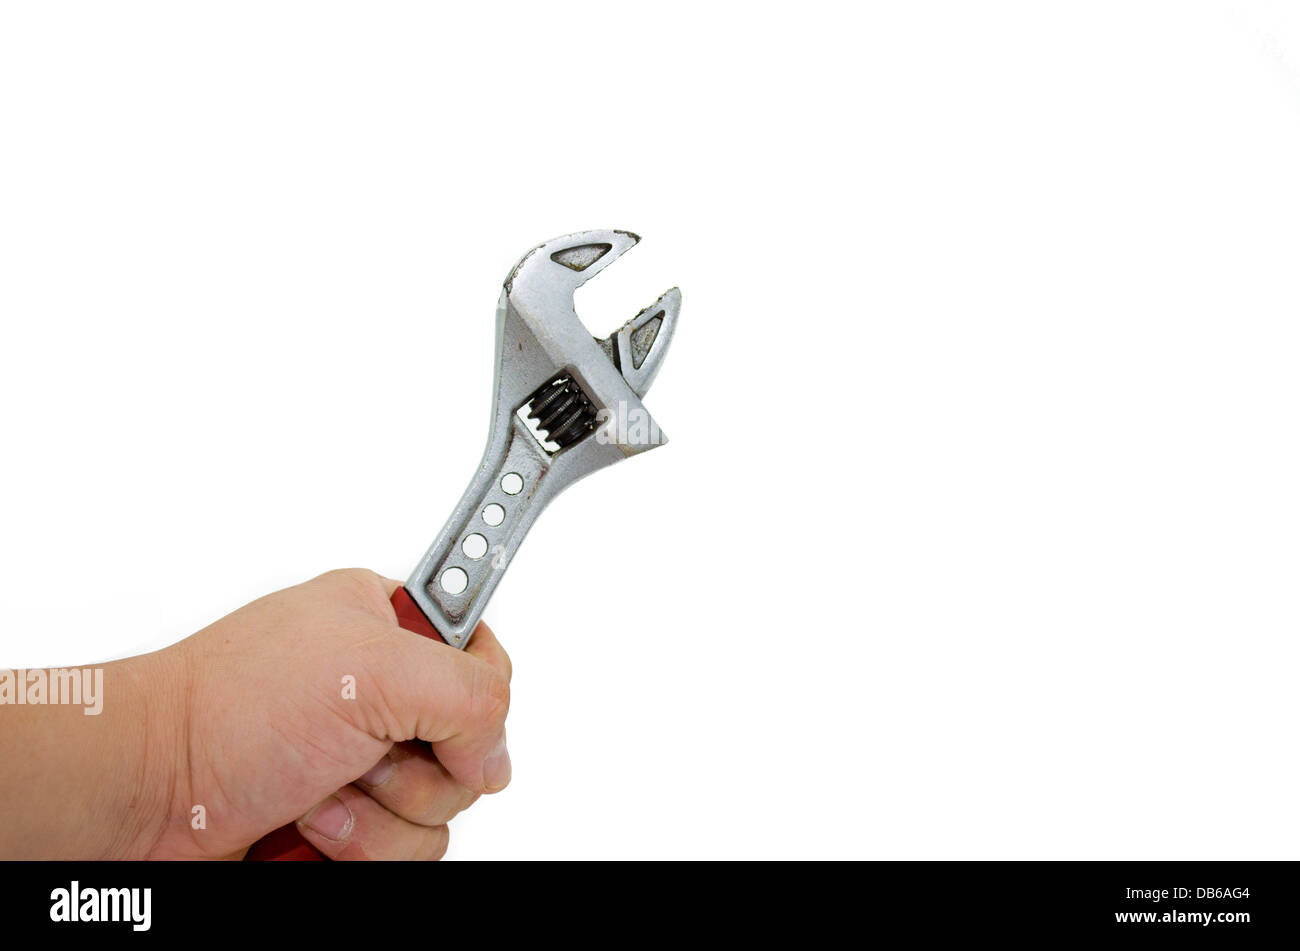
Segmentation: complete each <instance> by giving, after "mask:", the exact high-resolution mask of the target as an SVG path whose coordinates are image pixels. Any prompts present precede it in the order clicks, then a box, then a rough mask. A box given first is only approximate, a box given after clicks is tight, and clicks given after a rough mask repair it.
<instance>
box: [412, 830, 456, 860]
mask: <svg viewBox="0 0 1300 951" xmlns="http://www.w3.org/2000/svg"><path fill="white" fill-rule="evenodd" d="M450 841H451V833H450V832H449V831H448V829H447V827H446V826H445V825H441V826H437V827H435V828H433V829H430V830H429V833H428V835H427V836H425V844H424V848H423V849H422V854H421V856H420V858H422V859H424V861H426V862H437V861H438V860H439V859H441V858H442V857H443V856H444V855H446V854H447V844H448V843H449V842H450Z"/></svg>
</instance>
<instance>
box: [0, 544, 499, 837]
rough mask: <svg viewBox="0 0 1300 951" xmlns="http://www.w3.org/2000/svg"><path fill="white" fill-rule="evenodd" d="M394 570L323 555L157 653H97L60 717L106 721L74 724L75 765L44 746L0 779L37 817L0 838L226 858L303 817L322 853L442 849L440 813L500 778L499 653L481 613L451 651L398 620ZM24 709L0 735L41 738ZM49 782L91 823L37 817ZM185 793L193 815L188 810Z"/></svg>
mask: <svg viewBox="0 0 1300 951" xmlns="http://www.w3.org/2000/svg"><path fill="white" fill-rule="evenodd" d="M396 587H397V582H394V581H389V580H387V579H384V578H381V577H380V576H378V575H376V574H373V573H371V572H368V571H362V570H359V569H353V570H347V571H335V572H330V573H329V574H325V575H322V576H321V577H319V578H316V579H314V580H312V581H308V582H306V583H305V584H301V585H298V586H296V587H293V588H288V589H286V590H284V591H280V592H277V593H275V594H272V595H268V596H267V597H265V598H262V599H260V600H258V601H254V602H253V603H252V604H249V605H247V606H246V607H243V608H240V609H239V610H238V611H235V612H234V613H233V614H231V615H229V616H227V617H225V618H222V619H221V620H220V621H217V622H216V623H215V624H213V625H211V626H210V627H207V628H205V629H203V630H202V631H199V632H198V633H197V634H195V635H194V636H192V637H190V638H188V639H186V640H184V641H181V642H180V643H179V644H176V645H174V646H172V647H170V648H167V649H166V650H164V651H160V652H158V653H157V654H150V655H144V656H142V657H139V658H131V659H130V660H128V661H123V662H120V663H119V664H112V665H106V666H105V686H104V694H105V706H104V716H102V717H85V718H83V722H81V723H77V722H75V720H73V719H72V718H70V717H67V716H63V717H61V718H60V720H59V722H60V723H61V724H63V726H61V727H59V728H58V729H59V730H62V731H64V732H67V731H73V732H71V733H69V734H68V735H69V736H74V737H75V736H77V735H78V733H79V734H83V735H84V733H85V732H86V731H87V730H90V731H92V732H93V731H96V730H98V731H99V732H100V733H101V734H102V740H101V741H98V742H96V741H93V740H91V741H87V740H85V739H84V737H83V739H82V740H80V741H79V745H80V747H81V750H82V751H81V754H80V756H76V755H73V756H71V757H70V760H72V762H70V763H69V764H68V766H67V767H66V768H65V769H64V770H63V772H67V771H74V770H75V771H76V772H78V773H79V774H80V777H81V778H80V781H78V779H76V778H70V777H68V776H66V775H63V776H59V775H58V773H59V772H60V770H59V767H58V764H57V763H54V762H51V763H50V764H49V765H50V766H52V767H53V776H51V775H50V771H49V770H40V771H36V773H37V775H35V776H29V777H27V779H28V782H27V784H26V786H25V787H23V788H17V789H15V788H10V783H9V782H8V781H6V780H0V806H5V807H6V809H5V814H6V815H15V816H17V815H18V814H19V813H11V812H10V811H9V808H19V809H23V810H24V811H25V812H26V814H27V816H28V817H29V818H31V819H33V820H34V821H33V822H31V823H30V824H29V825H28V826H27V827H26V830H25V831H19V832H16V833H14V834H12V835H7V834H6V833H5V832H4V831H0V856H5V857H15V858H16V857H24V855H25V856H27V857H39V858H56V857H65V856H67V855H79V856H82V857H131V858H134V857H149V858H238V857H240V856H242V854H243V853H244V851H246V850H247V848H248V846H249V845H251V844H252V843H253V842H254V841H256V840H257V839H259V838H260V837H261V836H263V835H264V834H266V833H267V832H269V831H271V830H272V829H275V828H278V827H279V826H281V825H283V824H285V823H286V822H291V821H294V820H301V821H299V829H300V830H301V831H302V833H303V835H304V836H305V837H306V839H307V840H308V841H309V842H311V843H312V845H314V846H315V847H316V848H318V849H320V851H321V852H323V853H324V854H325V855H327V856H329V857H330V858H334V859H364V858H369V859H411V858H414V859H429V858H439V857H441V855H442V854H443V852H444V851H445V849H446V844H447V827H446V823H447V822H448V820H450V819H451V818H452V817H453V816H454V815H456V813H458V812H459V811H460V810H462V809H464V808H466V807H467V806H469V805H470V804H471V803H473V802H474V801H475V800H476V799H477V798H478V796H479V795H480V794H482V793H485V792H486V793H492V792H497V791H499V790H500V789H503V788H504V787H505V785H506V784H507V783H508V782H509V780H510V759H509V755H508V754H507V752H506V746H505V728H504V722H505V716H506V710H507V708H508V706H509V695H510V691H509V681H510V660H509V658H508V657H507V656H506V653H505V651H504V650H503V649H502V648H501V646H500V644H498V643H497V640H496V638H495V637H494V636H493V635H492V632H491V631H490V630H489V629H488V628H487V626H486V625H482V624H480V625H479V627H478V629H477V631H476V632H475V634H474V637H473V639H472V641H471V642H470V646H469V647H468V648H467V649H466V650H465V651H459V650H455V649H454V648H451V647H448V646H446V645H445V644H439V643H436V642H434V641H431V640H428V639H426V638H423V637H420V636H418V635H416V634H412V633H410V632H408V631H404V630H402V629H401V628H400V627H398V626H397V620H396V617H395V616H394V613H393V609H392V607H391V606H390V604H389V601H388V599H389V596H390V595H391V594H392V592H393V591H394V590H395V589H396ZM11 709H18V710H24V709H26V710H31V709H32V708H30V707H26V708H23V707H19V708H11ZM47 709H51V708H47ZM115 711H116V726H115V727H111V728H108V729H105V725H104V724H102V723H101V722H99V721H103V720H105V719H106V718H108V716H109V714H110V713H114V712H115ZM7 712H8V710H7V709H4V708H0V716H3V715H4V714H5V713H7ZM27 720H28V721H30V723H29V722H26V721H25V722H24V724H22V725H21V726H22V728H21V729H19V730H17V731H9V735H7V736H6V740H8V741H10V743H13V741H14V740H15V739H17V740H18V744H23V745H27V746H31V745H39V744H41V743H42V742H43V741H45V740H49V739H50V737H42V736H41V735H40V732H41V731H40V729H39V728H40V726H41V722H40V720H39V718H33V717H31V716H28V717H27ZM78 728H80V729H79V730H78ZM56 742H57V741H56ZM429 744H432V748H430V745H429ZM74 745H78V744H74ZM7 746H8V744H6V747H7ZM65 746H66V744H65ZM7 751H8V749H7V748H6V749H5V750H3V751H0V753H3V752H7ZM105 758H107V761H106V762H105V761H104V760H105ZM123 759H125V762H121V761H122V760H123ZM19 778H20V779H22V778H23V777H21V776H20V777H19ZM33 780H35V781H34V782H33ZM57 789H70V790H72V792H73V794H80V795H81V796H82V797H83V798H84V799H86V800H87V801H88V802H89V803H90V805H88V806H87V805H84V804H83V805H82V806H78V807H77V811H80V812H84V813H87V815H86V817H85V818H84V819H82V820H81V821H82V822H84V823H85V824H86V825H88V826H92V828H88V829H83V830H82V833H83V834H82V835H77V834H76V823H75V822H74V823H73V824H72V825H73V828H72V829H71V830H69V829H68V825H69V824H68V821H67V820H68V813H67V810H66V809H64V810H63V812H62V818H61V820H60V821H59V822H56V823H54V824H50V823H45V822H42V821H41V820H42V817H43V816H44V815H45V814H46V813H49V812H50V811H51V805H52V804H57V802H58V800H59V795H60V794H59V793H58V792H56V791H55V790H57ZM66 796H67V794H64V798H66ZM196 807H202V817H203V820H204V822H203V825H204V826H205V827H204V828H194V825H195V824H196V821H195V817H196ZM114 810H116V811H117V812H119V813H120V815H118V816H114V815H112V814H111V813H112V812H113V811H114ZM105 813H109V814H107V815H106V814H105ZM92 816H93V817H94V818H92ZM96 822H100V823H103V822H108V823H113V822H116V823H117V824H118V828H117V829H114V830H102V829H99V828H98V827H97V826H95V823H96ZM9 825H12V824H11V823H9ZM46 827H48V831H47V834H46V835H44V836H43V837H42V836H40V835H39V834H38V830H40V829H42V828H46ZM69 831H71V833H72V834H69ZM42 850H43V851H42Z"/></svg>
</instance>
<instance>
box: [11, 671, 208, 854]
mask: <svg viewBox="0 0 1300 951" xmlns="http://www.w3.org/2000/svg"><path fill="white" fill-rule="evenodd" d="M183 664H184V660H183V657H182V655H181V654H180V653H179V652H177V651H174V650H171V651H160V652H157V653H154V654H144V655H141V656H139V657H132V658H129V659H127V660H122V661H116V662H114V663H110V664H104V665H102V666H101V667H99V668H71V669H70V670H71V671H73V672H75V674H76V675H79V676H80V679H81V680H82V683H83V684H84V685H85V686H86V687H89V688H91V689H89V690H87V691H86V692H85V694H81V693H79V692H77V691H73V690H71V689H70V686H71V680H72V678H71V677H69V676H64V677H62V678H58V677H55V676H53V675H52V674H51V672H50V671H36V670H33V671H30V672H26V671H12V672H6V673H7V675H8V676H7V678H6V679H5V680H4V681H2V682H0V700H3V703H0V763H3V768H4V771H5V781H4V782H3V783H0V859H62V858H82V859H100V858H144V857H146V856H147V854H148V852H149V849H150V847H151V845H152V843H153V842H154V841H156V839H157V838H158V836H159V834H160V833H161V831H162V829H163V828H164V824H165V823H166V822H167V820H168V817H169V813H170V812H171V811H173V810H174V801H175V797H176V795H177V792H178V788H177V787H178V784H183V781H184V779H185V776H184V770H183V762H182V760H183V750H184V749H185V743H184V731H185V722H184V721H185V715H184V708H185V696H184V683H185V678H184V676H183V670H182V665H183ZM97 671H102V681H101V680H100V677H99V674H98V673H97ZM96 685H100V686H99V688H98V690H94V687H95V686H96ZM18 691H21V692H22V699H23V701H24V702H22V703H19V702H18V699H19V697H18ZM32 701H34V702H32ZM96 708H98V712H95V710H96Z"/></svg>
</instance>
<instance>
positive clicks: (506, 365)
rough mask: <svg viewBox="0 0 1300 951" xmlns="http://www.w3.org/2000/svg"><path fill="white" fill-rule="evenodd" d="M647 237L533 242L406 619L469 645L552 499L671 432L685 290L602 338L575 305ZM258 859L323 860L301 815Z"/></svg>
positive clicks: (408, 598) (414, 581) (420, 629)
mask: <svg viewBox="0 0 1300 951" xmlns="http://www.w3.org/2000/svg"><path fill="white" fill-rule="evenodd" d="M640 240H641V239H640V238H639V237H637V235H635V234H632V233H631V232H629V231H582V232H579V233H577V234H570V235H565V236H564V237H561V238H555V239H553V240H551V241H547V242H546V243H545V244H541V245H538V246H537V247H536V248H534V249H533V250H531V251H529V252H528V253H527V254H525V255H524V256H523V258H521V259H520V261H519V263H518V264H516V265H515V267H514V269H513V270H512V271H511V272H510V274H509V276H508V277H507V278H506V280H505V287H504V288H503V290H502V292H501V299H500V301H499V302H498V304H497V333H496V350H497V364H496V377H495V382H494V399H493V407H492V424H491V428H490V430H489V431H488V440H487V448H486V449H485V450H484V452H483V458H482V460H481V461H480V462H479V467H478V471H477V472H476V473H475V475H474V478H473V479H472V480H471V481H470V484H469V487H468V488H466V489H465V494H464V495H462V496H461V499H460V502H459V503H458V504H457V505H456V508H455V510H454V511H453V512H452V513H451V517H450V518H448V519H447V522H446V524H445V525H443V527H442V531H440V532H439V533H438V536H437V537H436V538H435V539H434V541H433V544H432V545H430V546H429V550H428V551H427V552H425V555H424V557H423V558H422V559H420V562H419V564H418V565H417V566H416V568H415V571H414V572H412V574H411V577H410V578H409V579H408V580H407V582H406V585H405V586H404V587H401V588H398V589H397V591H396V592H395V593H394V594H393V598H392V603H393V608H394V610H395V611H396V613H397V619H398V623H399V624H401V626H402V627H403V628H405V629H406V630H408V631H413V632H415V633H416V634H421V635H423V636H425V637H430V638H433V639H435V640H438V641H442V642H443V643H445V644H449V645H451V646H452V647H455V648H458V649H464V647H465V646H466V645H467V644H468V643H469V640H470V637H471V636H472V635H473V632H474V628H475V627H476V626H477V624H478V621H479V618H480V617H481V616H482V614H483V609H484V608H485V607H487V602H488V599H489V598H491V597H492V592H493V591H495V590H496V586H497V584H499V583H500V581H501V576H502V575H503V574H504V573H505V569H506V567H507V566H508V565H509V564H510V561H511V559H512V558H513V556H514V553H515V552H516V551H517V550H518V548H519V545H520V544H521V543H522V542H523V539H524V536H525V535H526V534H527V533H528V529H529V528H531V527H532V524H533V522H534V521H535V520H536V519H537V516H538V515H540V514H541V512H542V509H544V508H545V507H546V506H547V504H548V503H549V502H550V501H551V500H552V499H553V498H555V496H557V495H559V494H560V492H562V491H563V490H564V489H566V488H568V487H569V486H570V485H571V484H573V483H574V482H576V481H577V480H578V479H581V478H582V477H583V476H586V475H590V474H591V473H593V472H595V471H596V470H597V469H603V468H604V467H605V466H608V465H612V464H613V463H615V462H618V461H619V460H620V459H625V458H627V457H628V456H634V455H636V454H638V453H642V452H646V451H647V450H650V449H653V448H655V447H656V446H661V445H663V444H664V443H665V442H667V440H666V439H665V437H664V436H663V434H662V432H660V430H659V427H658V425H657V424H656V423H655V421H654V420H653V419H652V418H651V416H650V414H649V412H648V411H647V410H646V408H645V406H643V405H642V403H641V397H643V396H644V395H645V393H646V391H647V390H649V389H650V384H651V383H652V382H653V381H654V378H655V374H656V373H658V371H659V367H660V366H661V365H662V363H663V358H664V354H665V353H666V352H667V350H668V345H669V343H670V342H671V341H672V337H673V331H674V330H675V329H676V325H677V315H678V312H679V311H680V309H681V300H682V297H681V292H680V291H679V290H678V289H677V288H675V287H674V288H672V289H671V290H669V291H667V292H665V293H664V294H663V295H662V296H661V297H660V298H659V299H658V300H656V301H655V302H654V303H653V304H651V305H650V306H649V307H647V308H645V309H644V310H642V311H641V312H640V313H638V314H637V315H636V316H635V317H633V318H632V319H631V320H629V321H628V322H627V323H626V324H624V325H623V326H622V327H620V328H619V329H618V330H616V331H615V332H614V333H613V334H611V335H610V336H609V337H608V338H606V339H604V340H600V339H596V338H594V337H592V336H591V334H589V333H588V332H587V329H586V328H585V327H584V326H583V325H582V321H581V320H579V318H578V314H577V312H576V311H575V310H574V306H573V292H574V291H575V290H577V289H578V288H579V287H581V286H582V285H583V284H585V283H586V282H587V281H588V280H590V279H591V278H592V277H594V276H595V275H597V274H599V273H600V272H601V271H602V270H604V269H605V268H606V267H608V266H609V265H610V264H611V263H613V262H614V261H615V260H617V259H618V257H619V256H620V255H622V254H623V253H624V252H625V251H627V250H628V249H630V248H632V247H633V246H634V245H635V244H636V243H637V242H638V241H640ZM417 425H420V426H424V425H426V423H425V421H424V420H423V419H421V420H417ZM246 857H247V858H248V859H252V860H315V859H320V858H322V856H321V855H320V853H319V852H317V851H316V849H314V848H313V847H312V846H311V845H309V844H308V843H307V841H306V840H305V839H304V838H303V837H302V836H301V835H300V834H299V833H298V830H297V828H296V827H295V826H294V825H293V824H292V823H291V824H289V825H286V826H283V827H281V828H280V829H277V830H276V831H274V832H272V833H271V834H269V835H267V836H266V837H264V838H263V839H261V840H259V841H258V842H256V843H254V845H253V847H252V848H251V849H249V851H248V855H247V856H246Z"/></svg>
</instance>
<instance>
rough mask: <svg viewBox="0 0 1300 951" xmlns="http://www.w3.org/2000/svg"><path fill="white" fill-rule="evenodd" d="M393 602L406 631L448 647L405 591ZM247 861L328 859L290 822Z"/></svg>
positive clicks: (268, 837)
mask: <svg viewBox="0 0 1300 951" xmlns="http://www.w3.org/2000/svg"><path fill="white" fill-rule="evenodd" d="M391 600H392V602H393V610H394V611H396V612H397V623H398V624H400V625H401V626H402V627H403V628H405V629H406V630H408V631H412V632H414V633H416V634H420V635H422V636H423V637H431V638H433V639H434V640H435V641H439V642H440V643H444V644H445V643H446V641H443V639H442V638H441V637H439V636H438V632H437V631H436V630H435V629H434V627H433V625H432V624H430V623H429V619H428V618H427V617H425V616H424V612H423V611H421V610H420V609H419V607H417V606H416V603H415V602H414V601H413V600H411V596H410V595H409V594H407V593H406V589H405V588H398V589H397V590H396V591H394V592H393V597H392V599H391ZM244 861H245V862H324V861H326V858H325V856H323V855H321V853H320V852H319V851H317V850H316V847H315V846H314V845H312V844H311V843H310V842H308V841H307V840H306V839H304V838H303V837H302V833H301V832H299V831H298V827H297V826H296V825H295V824H294V823H292V822H290V823H289V824H288V825H286V826H280V828H278V829H276V830H275V831H274V832H271V833H269V834H268V835H264V836H262V838H260V839H258V840H257V841H256V842H254V843H253V846H252V848H250V849H249V850H248V852H247V853H246V854H245V855H244Z"/></svg>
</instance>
